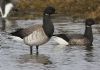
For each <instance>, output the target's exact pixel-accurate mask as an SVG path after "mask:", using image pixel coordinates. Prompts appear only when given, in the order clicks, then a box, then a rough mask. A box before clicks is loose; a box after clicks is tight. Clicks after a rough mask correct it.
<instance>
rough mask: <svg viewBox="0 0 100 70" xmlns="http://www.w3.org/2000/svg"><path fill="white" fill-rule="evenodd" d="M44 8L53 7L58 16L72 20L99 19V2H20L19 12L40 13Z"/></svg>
mask: <svg viewBox="0 0 100 70" xmlns="http://www.w3.org/2000/svg"><path fill="white" fill-rule="evenodd" d="M46 6H54V7H55V8H56V10H57V12H59V14H64V15H65V16H71V17H73V18H76V17H78V18H96V19H98V18H100V17H99V16H100V13H99V12H100V0H20V1H19V3H18V5H17V8H18V10H19V11H24V12H26V11H27V14H29V13H30V11H34V12H39V14H41V12H42V11H43V10H44V8H45V7H46Z"/></svg>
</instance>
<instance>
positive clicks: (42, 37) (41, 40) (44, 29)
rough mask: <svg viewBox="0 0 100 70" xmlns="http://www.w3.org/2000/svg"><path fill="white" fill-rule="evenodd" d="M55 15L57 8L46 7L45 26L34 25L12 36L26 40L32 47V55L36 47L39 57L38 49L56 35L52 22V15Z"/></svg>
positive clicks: (19, 30) (44, 14)
mask: <svg viewBox="0 0 100 70" xmlns="http://www.w3.org/2000/svg"><path fill="white" fill-rule="evenodd" d="M54 13H55V8H53V7H50V6H49V7H46V8H45V10H44V13H43V25H39V24H38V25H34V26H31V27H29V28H24V29H18V30H17V31H15V32H12V33H11V34H12V35H13V36H18V37H20V38H22V39H23V40H24V43H25V44H26V45H29V46H30V55H32V53H33V52H32V47H33V46H36V54H37V55H38V47H39V46H40V45H42V44H45V43H46V42H48V41H49V40H50V38H51V37H52V35H53V33H54V25H53V23H52V21H51V14H54Z"/></svg>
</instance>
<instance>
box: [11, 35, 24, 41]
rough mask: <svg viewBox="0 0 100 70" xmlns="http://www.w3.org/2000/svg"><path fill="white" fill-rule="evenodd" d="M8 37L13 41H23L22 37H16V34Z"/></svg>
mask: <svg viewBox="0 0 100 70" xmlns="http://www.w3.org/2000/svg"><path fill="white" fill-rule="evenodd" d="M10 38H11V39H12V40H14V41H18V42H23V39H21V38H20V37H16V36H10Z"/></svg>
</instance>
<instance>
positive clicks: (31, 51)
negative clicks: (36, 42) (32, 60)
mask: <svg viewBox="0 0 100 70" xmlns="http://www.w3.org/2000/svg"><path fill="white" fill-rule="evenodd" d="M32 53H33V50H32V46H30V55H32Z"/></svg>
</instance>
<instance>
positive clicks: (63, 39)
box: [53, 18, 96, 46]
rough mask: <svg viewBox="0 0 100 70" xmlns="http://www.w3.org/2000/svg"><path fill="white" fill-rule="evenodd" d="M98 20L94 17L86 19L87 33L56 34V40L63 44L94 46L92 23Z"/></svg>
mask: <svg viewBox="0 0 100 70" xmlns="http://www.w3.org/2000/svg"><path fill="white" fill-rule="evenodd" d="M95 23H96V22H95V20H94V19H92V18H88V19H86V20H85V33H84V34H83V35H82V34H72V35H68V34H63V33H62V34H55V35H53V36H54V40H55V41H56V42H57V43H58V44H63V45H86V46H87V45H88V46H92V42H93V33H92V25H94V24H95Z"/></svg>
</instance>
